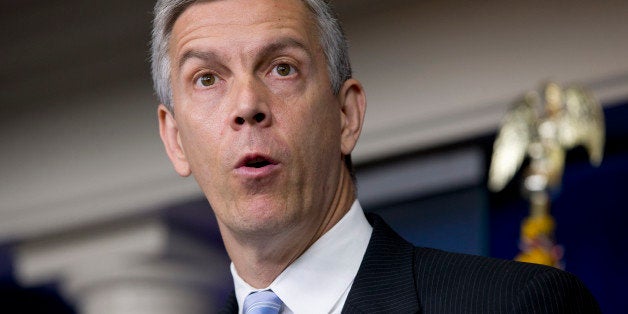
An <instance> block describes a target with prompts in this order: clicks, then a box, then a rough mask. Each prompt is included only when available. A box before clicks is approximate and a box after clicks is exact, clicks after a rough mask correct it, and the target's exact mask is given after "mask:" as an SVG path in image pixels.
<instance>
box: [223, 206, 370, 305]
mask: <svg viewBox="0 0 628 314" xmlns="http://www.w3.org/2000/svg"><path fill="white" fill-rule="evenodd" d="M372 231H373V228H372V227H371V225H370V224H369V223H368V221H367V220H366V217H365V216H364V212H363V211H362V207H361V206H360V203H359V202H358V201H357V200H356V201H355V202H354V203H353V205H352V206H351V208H350V209H349V211H348V212H347V214H345V216H344V217H342V219H340V221H338V223H336V225H335V226H333V227H332V228H331V229H330V230H329V231H327V232H326V233H325V234H324V235H323V236H321V237H320V238H319V239H318V240H317V241H316V242H314V244H312V246H311V247H310V248H309V249H308V250H307V251H305V253H303V255H301V256H300V257H299V258H298V259H297V260H295V261H294V262H293V263H292V264H290V265H289V266H288V267H287V268H286V269H285V270H284V271H283V272H282V273H281V274H280V275H279V276H278V277H277V278H275V280H274V281H273V282H272V283H271V284H270V286H268V287H267V288H265V289H255V288H253V287H251V286H250V285H248V284H247V283H246V282H245V281H244V280H243V279H242V278H240V276H239V275H238V273H237V271H236V269H235V267H234V265H233V263H231V274H232V275H233V281H234V287H235V293H236V299H237V301H238V306H239V308H240V309H242V304H243V302H244V298H246V296H247V295H249V294H250V293H251V292H253V291H258V290H266V289H272V290H273V291H274V292H275V293H276V294H277V296H279V298H280V299H281V300H282V301H283V302H284V304H285V305H286V306H287V307H288V308H289V309H290V310H291V312H293V313H329V312H330V311H331V310H332V309H333V308H334V307H335V306H336V305H337V303H338V302H339V301H341V297H342V296H343V295H344V296H345V297H346V293H345V292H346V291H347V290H348V289H349V287H350V286H351V284H352V283H353V279H354V278H355V276H356V274H357V273H358V269H359V268H360V264H361V263H362V258H363V257H364V253H365V252H366V247H367V246H368V242H369V240H370V238H371V233H372Z"/></svg>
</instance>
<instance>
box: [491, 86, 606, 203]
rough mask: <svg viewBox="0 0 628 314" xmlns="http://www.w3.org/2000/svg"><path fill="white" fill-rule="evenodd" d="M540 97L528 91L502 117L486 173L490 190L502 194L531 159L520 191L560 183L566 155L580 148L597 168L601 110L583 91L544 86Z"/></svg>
mask: <svg viewBox="0 0 628 314" xmlns="http://www.w3.org/2000/svg"><path fill="white" fill-rule="evenodd" d="M543 96H544V97H541V96H540V95H539V93H538V92H529V93H527V94H526V95H525V96H523V97H522V98H521V99H519V100H517V101H516V102H515V103H514V104H513V106H512V109H511V110H510V111H509V112H508V113H507V114H506V116H505V117H504V119H503V121H502V124H501V128H500V130H499V133H498V135H497V139H496V140H495V143H494V145H493V156H492V159H491V165H490V169H489V188H490V190H492V191H494V192H498V191H500V190H502V189H503V188H504V187H505V186H506V184H508V182H509V181H510V180H511V179H512V178H513V177H514V175H515V174H516V173H517V171H518V170H519V168H520V167H521V165H522V163H523V161H524V160H525V158H526V157H530V166H529V169H528V171H529V174H528V176H527V177H526V179H525V181H524V185H525V190H527V191H539V190H545V189H547V188H551V187H554V186H557V185H559V184H560V180H561V177H562V174H563V169H564V163H565V151H566V150H569V149H571V148H573V147H575V146H578V145H583V146H584V147H585V148H586V150H587V151H588V154H589V158H590V161H591V163H592V164H593V165H595V166H598V165H599V164H600V163H601V161H602V155H603V151H604V140H605V139H604V138H605V132H604V114H603V111H602V107H601V106H600V105H599V103H598V102H597V101H596V100H595V99H593V97H591V96H590V95H589V94H588V93H587V92H586V91H585V90H584V89H582V88H579V87H568V88H566V89H562V88H561V87H560V86H559V85H558V84H557V83H553V82H550V83H547V84H546V86H545V88H544V95H543Z"/></svg>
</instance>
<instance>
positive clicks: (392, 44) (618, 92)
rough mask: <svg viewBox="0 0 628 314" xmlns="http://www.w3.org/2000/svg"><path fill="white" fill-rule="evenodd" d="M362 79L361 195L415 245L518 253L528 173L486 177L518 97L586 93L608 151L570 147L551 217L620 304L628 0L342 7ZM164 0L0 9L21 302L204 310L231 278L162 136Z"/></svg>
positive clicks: (371, 1) (0, 263) (4, 231)
mask: <svg viewBox="0 0 628 314" xmlns="http://www.w3.org/2000/svg"><path fill="white" fill-rule="evenodd" d="M334 3H335V5H336V7H337V9H338V11H339V15H340V16H341V19H342V21H343V25H344V28H345V31H346V33H347V35H348V38H349V40H350V45H351V57H352V61H353V66H354V70H355V77H356V78H358V79H360V80H361V81H362V82H363V83H364V85H365V88H366V92H367V97H368V110H367V118H366V124H365V128H364V132H363V134H362V137H361V139H360V142H359V144H358V147H357V150H356V151H355V153H354V154H353V158H354V162H355V163H356V165H357V170H358V184H359V198H360V201H361V203H362V205H363V207H364V208H365V209H366V210H368V211H375V212H378V213H380V214H381V215H382V216H383V217H384V218H385V219H386V220H387V221H388V222H389V223H390V224H392V225H393V226H394V227H395V229H397V230H398V231H399V232H400V233H401V234H402V235H403V236H404V237H406V238H407V239H408V240H411V241H412V242H414V243H415V244H417V245H422V246H430V247H437V248H441V249H445V250H451V251H457V252H466V253H472V254H480V255H486V256H494V257H499V258H506V259H512V258H513V257H514V256H515V255H516V254H517V252H518V241H519V238H518V237H519V228H520V223H521V220H522V219H523V217H525V216H526V215H527V214H528V204H527V203H526V201H525V200H524V199H523V198H522V197H521V194H520V179H521V176H520V175H517V176H516V177H515V179H514V180H513V182H512V183H510V184H509V185H508V186H507V187H506V189H505V190H504V191H502V192H499V193H491V192H489V191H488V190H487V188H486V180H487V172H488V170H487V169H488V166H489V163H490V156H491V153H492V145H493V141H494V139H495V136H496V132H497V130H498V127H499V123H500V120H501V118H502V117H503V116H504V114H505V113H506V111H507V110H508V108H509V107H510V105H511V104H512V102H513V101H514V100H515V99H516V98H518V97H520V96H521V95H522V94H523V93H524V92H526V91H528V90H533V89H538V88H540V87H541V84H542V83H544V82H545V81H547V80H555V81H557V82H558V83H561V84H563V85H570V84H578V85H581V86H584V87H586V88H587V89H589V90H590V91H591V92H592V94H593V95H594V96H595V97H596V98H597V99H598V100H599V101H600V102H601V103H602V104H603V106H604V112H605V117H606V132H607V142H606V147H605V156H604V161H603V162H602V164H601V166H600V167H598V168H594V167H593V166H591V165H590V164H589V163H588V160H587V155H586V152H585V151H584V149H581V148H578V149H574V150H572V151H570V152H569V153H568V155H567V165H566V169H565V175H564V180H563V186H562V189H561V191H560V193H559V194H558V195H557V196H556V198H555V200H554V203H553V208H552V214H553V215H554V217H555V219H556V224H557V234H556V236H557V241H558V243H559V244H561V245H562V246H563V247H564V248H565V258H564V261H565V268H566V270H567V271H570V272H573V273H575V274H576V275H578V276H579V277H580V278H581V279H582V280H583V281H584V282H585V284H586V285H587V286H588V287H589V289H590V290H591V291H592V292H593V294H594V295H595V296H596V298H597V299H598V300H599V302H600V305H601V307H602V310H603V311H604V312H605V313H626V312H628V303H627V302H626V300H625V296H624V295H625V282H627V281H628V270H627V269H626V265H628V250H627V246H626V243H627V241H628V228H627V227H628V213H627V209H628V196H627V195H628V194H627V193H626V192H627V191H628V58H627V57H626V56H628V40H626V38H627V37H626V36H627V35H628V2H626V1H592V0H589V1H578V2H577V3H576V2H573V1H551V2H550V1H536V0H533V1H525V2H524V1H519V2H512V1H510V2H503V1H495V0H489V1H480V2H478V1H473V2H472V1H406V0H389V1H376V0H346V1H340V0H338V1H334ZM152 6H153V1H147V0H137V1H122V0H110V1H78V0H66V1H59V0H57V1H55V0H53V1H38V0H23V1H17V0H4V1H1V2H0V34H1V35H2V38H3V39H4V40H3V43H2V45H1V48H0V109H1V111H2V113H3V114H2V115H0V147H1V153H0V178H1V179H0V300H2V304H3V305H4V306H6V307H7V308H12V307H11V306H13V308H15V307H16V306H17V307H18V308H21V309H23V310H22V311H21V312H23V313H90V314H92V313H201V312H204V313H210V312H212V310H213V309H214V308H215V307H217V306H218V305H219V304H221V303H222V301H223V300H224V298H225V297H226V295H227V294H228V293H229V291H230V290H231V289H232V283H231V278H230V274H229V272H228V263H229V260H228V257H227V256H226V254H225V253H224V249H223V247H222V243H221V239H220V235H219V233H218V231H217V228H216V223H215V219H214V217H213V214H212V213H211V209H210V207H209V205H208V204H207V202H206V200H205V199H204V196H203V194H202V193H201V192H200V190H199V189H198V187H197V186H196V183H195V182H194V181H193V180H192V179H182V178H180V177H178V176H177V175H176V174H175V172H174V171H173V170H172V167H171V165H170V163H169V161H168V160H167V157H166V154H165V153H164V151H163V148H162V144H161V141H160V140H159V136H158V133H157V120H156V114H155V113H156V107H157V100H156V98H155V97H154V95H153V91H152V87H151V79H150V73H149V63H148V48H149V34H150V23H151V18H152V13H151V12H152Z"/></svg>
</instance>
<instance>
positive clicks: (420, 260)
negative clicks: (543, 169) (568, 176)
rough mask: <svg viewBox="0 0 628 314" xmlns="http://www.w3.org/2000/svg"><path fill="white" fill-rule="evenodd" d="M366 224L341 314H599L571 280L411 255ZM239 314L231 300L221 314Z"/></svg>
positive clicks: (476, 259) (437, 254) (465, 258)
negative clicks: (360, 255) (369, 231)
mask: <svg viewBox="0 0 628 314" xmlns="http://www.w3.org/2000/svg"><path fill="white" fill-rule="evenodd" d="M367 218H368V219H369V222H370V223H371V224H372V226H373V234H372V235H371V240H370V242H369V245H368V247H367V250H366V254H365V256H364V259H363V260H362V264H361V265H360V269H359V271H358V274H357V276H356V278H355V280H354V282H353V286H352V288H351V291H350V292H349V295H348V296H347V300H346V302H345V306H344V308H343V310H342V312H343V313H600V310H599V307H598V304H597V302H596V301H595V299H594V298H593V296H592V295H591V293H589V291H588V290H587V289H586V287H585V286H584V285H583V283H582V282H581V281H580V280H579V279H578V278H576V277H575V276H574V275H572V274H570V273H567V272H564V271H560V270H557V269H555V268H551V267H546V266H540V265H534V264H526V263H518V262H513V261H506V260H498V259H492V258H486V257H480V256H474V255H465V254H457V253H448V252H444V251H440V250H435V249H428V248H415V247H414V246H413V245H412V244H410V243H409V242H407V241H405V240H403V239H402V238H401V237H400V236H399V235H397V234H396V233H395V232H394V231H393V230H392V229H390V227H389V226H388V225H387V224H386V223H385V222H384V221H383V220H382V219H381V218H380V217H379V216H377V215H373V214H367ZM237 311H238V305H237V302H236V299H235V296H234V294H232V295H231V297H230V298H229V300H228V302H227V305H226V307H225V308H224V309H223V310H222V311H221V313H237ZM297 314H298V313H297Z"/></svg>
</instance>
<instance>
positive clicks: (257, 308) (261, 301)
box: [242, 290, 283, 314]
mask: <svg viewBox="0 0 628 314" xmlns="http://www.w3.org/2000/svg"><path fill="white" fill-rule="evenodd" d="M282 304H283V302H281V300H280V299H279V297H278V296H277V295H276V294H275V293H274V292H273V291H272V290H264V291H258V292H253V293H251V294H249V295H248V296H246V298H245V299H244V305H243V311H242V313H244V314H277V313H279V310H281V305H282Z"/></svg>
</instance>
